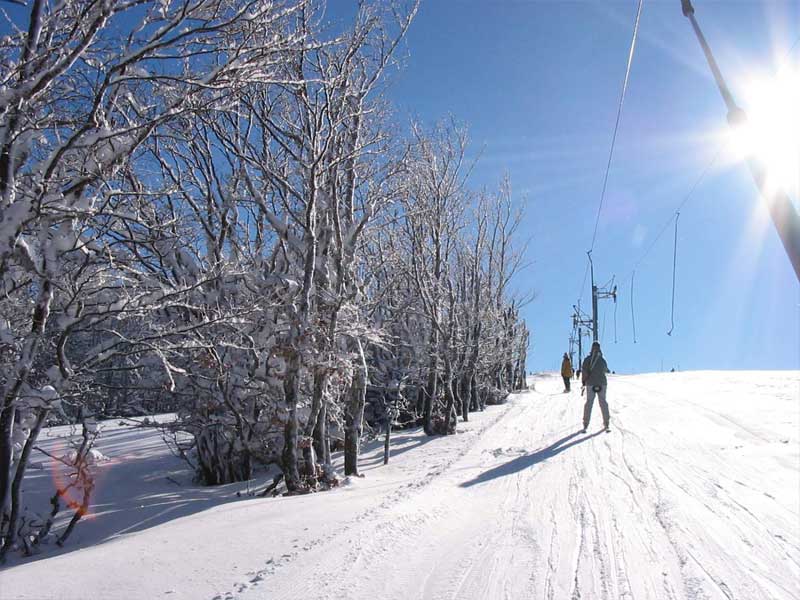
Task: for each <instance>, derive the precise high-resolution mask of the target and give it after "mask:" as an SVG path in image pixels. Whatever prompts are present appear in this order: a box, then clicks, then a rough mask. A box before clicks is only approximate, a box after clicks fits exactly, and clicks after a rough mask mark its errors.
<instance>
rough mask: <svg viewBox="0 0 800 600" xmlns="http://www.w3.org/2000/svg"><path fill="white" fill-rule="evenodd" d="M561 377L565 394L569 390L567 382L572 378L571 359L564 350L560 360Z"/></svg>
mask: <svg viewBox="0 0 800 600" xmlns="http://www.w3.org/2000/svg"><path fill="white" fill-rule="evenodd" d="M561 378H562V379H563V380H564V393H565V394H566V393H567V392H569V383H570V381H571V380H572V361H571V360H570V359H569V354H567V353H566V352H564V358H563V359H562V360H561Z"/></svg>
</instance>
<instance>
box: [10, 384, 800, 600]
mask: <svg viewBox="0 0 800 600" xmlns="http://www.w3.org/2000/svg"><path fill="white" fill-rule="evenodd" d="M533 383H534V384H535V388H536V389H535V391H531V392H529V393H526V394H519V395H513V396H512V397H511V400H510V402H509V403H508V404H506V405H503V406H494V407H489V408H487V410H486V411H485V412H483V413H474V414H471V415H470V422H469V423H459V431H460V433H459V434H458V435H455V436H449V437H437V438H427V437H425V436H424V435H423V434H422V433H421V432H420V431H418V430H411V431H403V432H396V434H395V435H394V437H393V446H392V447H393V456H392V458H391V461H390V464H389V465H388V466H383V465H382V460H381V459H382V456H381V448H380V445H381V444H380V441H379V440H377V441H376V442H374V443H372V444H370V445H369V446H368V448H367V449H366V451H365V452H364V455H363V465H364V469H363V471H364V473H365V474H366V477H364V478H351V479H350V480H349V481H348V483H347V485H344V486H342V487H341V488H339V489H337V490H334V491H332V492H327V493H320V494H312V495H307V496H298V497H293V498H284V497H278V498H250V497H242V498H238V497H237V496H236V492H237V491H238V492H244V491H245V489H246V486H245V484H236V485H229V486H222V487H218V488H202V487H199V486H196V485H193V484H192V483H191V482H190V478H189V474H188V473H187V471H186V469H185V467H184V466H183V465H182V463H181V462H180V461H179V460H178V459H177V458H174V457H173V456H171V455H170V454H169V452H168V450H167V449H166V448H165V447H164V445H163V443H162V442H161V440H160V438H159V435H158V433H157V432H156V431H154V430H152V429H139V428H135V427H132V426H131V424H130V423H131V422H130V421H128V422H125V423H126V424H124V425H119V424H116V423H109V422H106V423H105V424H104V426H103V428H102V431H101V434H100V437H99V438H98V443H97V449H98V451H100V452H102V454H103V455H105V456H106V457H108V458H107V460H104V461H102V462H99V463H98V464H97V465H96V466H95V467H94V468H95V469H96V470H97V473H98V486H97V497H96V499H95V501H94V506H93V508H92V513H91V514H90V515H88V516H87V517H86V518H85V521H81V523H79V525H78V527H77V528H76V529H75V532H74V534H73V537H72V538H71V539H70V540H69V541H68V542H67V546H66V547H65V548H63V549H58V548H55V547H51V546H48V547H46V548H45V549H44V551H43V552H42V554H40V555H39V556H37V557H34V558H33V559H27V560H24V559H18V558H15V559H14V562H12V563H10V564H9V565H8V566H6V567H5V568H4V570H2V571H0V596H2V597H3V598H4V600H5V599H6V598H8V599H12V598H14V599H33V598H37V599H38V598H70V599H71V598H98V599H99V598H111V599H117V598H118V599H130V598H142V599H149V598H157V597H168V598H175V599H178V598H186V599H196V598H206V599H208V600H211V599H212V598H217V599H219V600H222V599H228V598H231V599H233V598H236V599H240V600H255V599H262V598H270V599H288V598H307V599H314V598H320V599H321V598H331V599H333V598H336V599H338V598H353V599H357V598H358V599H361V598H387V599H392V598H398V599H400V598H403V599H405V598H423V599H434V598H459V599H461V598H467V599H469V598H476V599H477V598H481V599H483V598H487V599H494V598H512V599H514V598H520V599H522V598H525V599H527V598H536V599H539V598H542V599H546V598H552V599H566V598H584V599H586V598H591V599H595V598H598V599H599V598H608V599H618V598H625V599H634V598H635V599H650V598H652V599H665V600H666V599H693V600H694V599H698V600H699V599H703V598H708V599H714V598H721V599H725V598H737V599H747V600H749V599H760V598H764V599H773V600H789V599H796V598H799V597H800V439H799V434H800V372H778V371H775V372H693V373H669V374H652V375H638V376H610V381H609V396H608V399H609V404H610V407H611V414H612V430H611V432H610V433H603V432H601V431H599V429H600V426H601V422H600V418H599V417H600V415H599V408H598V407H595V413H594V414H593V422H592V424H591V425H590V427H589V431H588V433H586V434H579V433H577V431H578V429H579V424H580V415H581V408H582V398H581V396H580V392H579V388H578V386H574V387H573V391H572V392H571V393H569V394H563V393H561V389H562V383H561V380H560V377H558V376H556V375H548V374H545V375H540V376H537V377H536V378H534V380H533ZM44 435H46V436H47V437H46V438H45V439H43V440H42V445H43V446H48V445H50V449H51V450H52V449H53V448H55V447H56V446H57V444H58V443H60V442H59V440H63V437H61V436H63V435H65V431H64V429H63V428H58V429H54V430H51V431H49V432H47V434H44ZM37 460H41V458H39V459H37ZM43 466H44V467H45V468H44V469H37V468H33V469H31V471H30V473H29V475H28V479H27V480H26V483H27V485H28V486H30V487H31V490H29V491H32V489H33V488H36V487H37V486H40V487H41V489H46V486H44V484H45V483H47V482H48V481H49V475H48V468H47V466H48V463H43ZM268 480H269V477H267V476H266V475H265V476H264V477H262V478H261V479H259V480H258V481H255V482H252V485H254V486H255V485H260V486H263V484H264V482H266V481H268ZM37 489H38V488H37Z"/></svg>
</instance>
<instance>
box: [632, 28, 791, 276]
mask: <svg viewBox="0 0 800 600" xmlns="http://www.w3.org/2000/svg"><path fill="white" fill-rule="evenodd" d="M798 45H800V37H798V38H797V39H796V40H795V41H794V43H793V44H792V45H791V47H790V48H789V50H788V51H787V52H786V54H785V56H784V57H783V59H782V60H781V61H780V62H781V63H784V62H786V61H787V60H788V59H789V57H790V56H791V55H792V52H794V49H795V48H797V47H798ZM729 144H730V141H728V142H725V143H722V144H720V146H719V148H717V151H716V153H715V154H714V156H713V157H712V159H711V160H710V161H709V162H708V164H706V166H705V168H704V169H703V170H702V171H701V172H700V175H699V176H698V177H697V179H696V180H695V181H694V183H693V184H692V187H691V188H690V189H689V191H688V192H687V194H686V195H685V196H684V197H683V198H682V199H681V202H680V203H679V204H678V206H677V207H675V209H674V210H673V212H672V214H671V215H670V217H669V219H667V221H666V222H665V223H664V225H663V226H662V227H661V229H660V230H659V232H658V234H657V235H656V237H655V238H653V241H652V242H650V245H649V246H648V247H647V249H646V250H645V251H644V254H642V255H641V256H640V257H639V260H637V261H636V263H635V265H634V267H633V270H632V271H631V274H633V273H634V272H635V271H636V270H637V269H638V268H639V267H640V266H641V264H642V262H644V259H645V258H646V257H647V255H648V254H650V251H651V250H652V249H653V247H654V246H655V245H656V243H657V242H658V240H659V239H661V236H662V235H664V233H665V232H666V231H667V229H668V228H669V226H670V225H671V224H672V221H673V219H675V218H676V217H675V215H677V214H678V213H679V212H680V211H681V210H682V209H683V207H684V206H686V203H687V202H689V200H691V198H692V197H693V196H694V193H695V192H696V191H697V189H698V188H699V187H700V184H701V183H703V180H704V179H705V178H706V175H708V173H709V172H710V171H711V169H712V168H713V167H714V165H716V163H717V161H718V160H719V158H720V156H722V153H723V151H724V150H725V149H726V148H727V147H728V145H729Z"/></svg>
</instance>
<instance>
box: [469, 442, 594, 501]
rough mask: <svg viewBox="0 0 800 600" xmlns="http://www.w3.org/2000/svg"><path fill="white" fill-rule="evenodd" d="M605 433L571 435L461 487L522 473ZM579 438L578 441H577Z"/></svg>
mask: <svg viewBox="0 0 800 600" xmlns="http://www.w3.org/2000/svg"><path fill="white" fill-rule="evenodd" d="M601 433H603V430H602V429H601V430H600V431H596V432H594V433H591V434H589V435H584V436H583V437H580V438H578V436H579V435H583V434H581V433H580V432H575V433H570V434H569V435H566V436H564V437H562V438H561V439H560V440H558V441H556V442H554V443H552V444H550V445H549V446H548V447H547V448H542V449H541V450H537V451H536V452H534V453H533V454H524V455H522V456H519V457H517V458H515V459H513V460H510V461H508V462H507V463H504V464H502V465H498V466H496V467H492V468H491V469H489V470H488V471H484V472H483V473H481V474H480V475H478V476H477V477H475V478H474V479H470V480H469V481H465V482H464V483H462V484H460V486H459V487H472V486H473V485H477V484H479V483H486V482H487V481H491V480H492V479H497V478H498V477H505V476H506V475H511V474H512V473H517V472H518V471H522V470H523V469H527V468H528V467H532V466H534V465H536V464H538V463H540V462H542V461H545V460H547V459H548V458H552V457H554V456H555V455H557V454H560V453H561V452H563V451H564V450H566V449H567V448H571V447H572V446H575V445H577V444H582V443H583V442H585V441H587V440H590V439H592V438H593V437H595V436H598V435H600V434H601ZM575 438H578V439H575Z"/></svg>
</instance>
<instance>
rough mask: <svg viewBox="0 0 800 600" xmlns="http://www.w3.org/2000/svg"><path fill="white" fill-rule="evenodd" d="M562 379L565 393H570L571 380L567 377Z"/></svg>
mask: <svg viewBox="0 0 800 600" xmlns="http://www.w3.org/2000/svg"><path fill="white" fill-rule="evenodd" d="M561 379H563V380H564V391H565V392H568V391H569V380H570V378H569V377H565V376H563V375H562V376H561Z"/></svg>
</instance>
